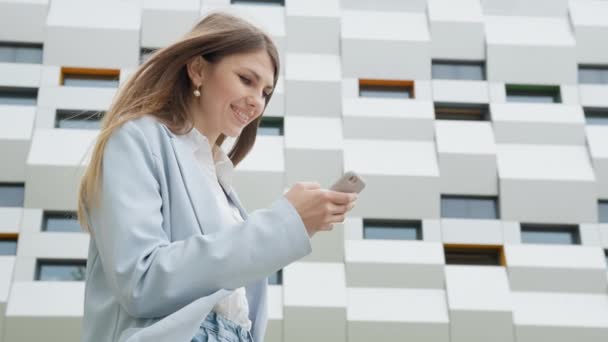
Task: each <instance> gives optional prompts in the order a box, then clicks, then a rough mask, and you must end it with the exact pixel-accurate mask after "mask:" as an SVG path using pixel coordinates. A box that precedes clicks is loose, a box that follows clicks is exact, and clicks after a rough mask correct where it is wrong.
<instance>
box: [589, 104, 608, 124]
mask: <svg viewBox="0 0 608 342" xmlns="http://www.w3.org/2000/svg"><path fill="white" fill-rule="evenodd" d="M584 111H585V122H586V124H587V125H608V108H584Z"/></svg>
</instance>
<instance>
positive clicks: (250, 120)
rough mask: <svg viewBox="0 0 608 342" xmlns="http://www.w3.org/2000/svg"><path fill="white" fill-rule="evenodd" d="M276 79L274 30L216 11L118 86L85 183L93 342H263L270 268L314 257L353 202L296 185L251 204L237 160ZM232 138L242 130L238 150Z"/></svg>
mask: <svg viewBox="0 0 608 342" xmlns="http://www.w3.org/2000/svg"><path fill="white" fill-rule="evenodd" d="M278 74H279V60H278V54H277V50H276V47H275V45H274V44H273V42H272V40H271V39H270V38H269V37H268V36H267V35H266V34H265V33H263V32H262V31H260V30H259V29H257V28H256V27H254V26H252V25H251V24H249V23H247V22H246V21H244V20H242V19H238V18H236V17H233V16H230V15H227V14H221V13H216V14H212V15H209V16H207V17H205V18H204V19H203V20H201V21H200V22H199V23H198V24H197V25H195V27H194V28H193V29H192V31H191V32H189V33H188V34H187V35H186V36H185V37H183V38H182V39H181V40H180V41H178V42H176V43H174V44H173V45H171V46H169V47H167V48H165V49H162V50H160V51H158V52H157V53H155V54H154V55H153V56H151V57H150V58H149V59H148V61H146V62H145V63H144V64H143V65H142V66H141V67H140V68H139V69H138V70H137V71H136V72H135V73H134V74H133V75H132V76H131V78H130V79H129V80H128V81H127V82H126V84H125V85H124V86H123V87H122V88H121V89H120V91H119V92H118V94H117V96H116V98H115V100H114V102H113V103H112V106H111V107H110V109H109V111H108V112H107V114H106V116H105V117H104V119H103V123H102V129H101V132H100V134H99V137H98V140H97V142H96V145H95V148H94V150H93V154H92V157H91V161H90V163H89V165H88V167H87V170H86V172H85V175H84V177H83V179H82V181H81V185H80V196H79V205H78V217H79V220H80V223H81V225H82V226H83V227H85V229H86V230H87V231H89V232H90V233H91V243H90V245H89V256H88V262H87V283H86V289H85V309H84V318H83V341H87V342H88V341H96V342H99V341H184V342H186V341H197V342H198V341H201V342H202V341H208V340H209V341H215V340H216V339H217V338H218V336H221V337H222V338H223V339H226V340H229V341H252V340H253V341H256V342H257V341H262V340H263V337H264V334H265V330H266V323H267V308H266V301H267V297H266V291H267V276H268V275H269V274H272V273H274V272H276V271H277V270H279V269H281V268H282V267H284V266H286V265H288V264H289V263H291V262H293V261H295V260H298V259H300V258H302V257H304V256H306V255H308V254H309V253H310V252H311V245H310V238H311V237H312V236H313V235H314V234H315V233H316V232H317V231H319V230H328V229H332V224H333V223H336V222H342V221H343V220H344V215H345V214H346V212H347V211H349V210H350V209H351V208H352V207H353V205H354V200H355V199H356V197H355V195H352V194H346V193H340V192H333V191H326V190H324V189H320V188H319V185H318V184H316V183H297V184H296V185H294V186H293V187H292V188H291V189H290V190H289V191H288V192H287V193H285V195H283V196H281V197H280V198H279V199H277V200H276V201H275V202H274V203H273V204H272V205H271V206H270V207H269V208H266V209H262V210H257V211H254V212H252V213H251V214H247V213H246V212H245V210H244V209H243V207H242V205H241V204H240V202H239V199H238V197H237V195H236V193H235V192H234V190H233V189H232V186H231V184H230V183H231V176H232V171H233V167H234V166H236V165H238V163H239V162H240V161H241V160H243V158H245V156H246V155H247V153H248V152H249V151H250V149H251V148H252V146H253V144H254V142H255V137H256V131H257V127H258V125H259V122H260V119H261V115H262V112H263V111H264V109H265V107H266V105H267V103H268V101H269V100H270V97H271V96H272V92H273V89H274V87H275V85H276V82H277V77H278ZM226 136H230V137H236V138H237V139H236V142H235V145H234V147H233V148H232V150H231V151H230V152H229V153H228V154H226V153H224V152H223V150H222V149H221V148H220V146H221V144H222V142H223V141H224V139H225V138H226Z"/></svg>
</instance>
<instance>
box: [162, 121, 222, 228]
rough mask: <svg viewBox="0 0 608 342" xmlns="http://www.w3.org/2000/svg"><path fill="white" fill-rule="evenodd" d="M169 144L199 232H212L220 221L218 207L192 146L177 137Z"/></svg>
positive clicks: (218, 225)
mask: <svg viewBox="0 0 608 342" xmlns="http://www.w3.org/2000/svg"><path fill="white" fill-rule="evenodd" d="M171 134H172V133H171ZM171 144H172V145H173V149H174V151H175V157H176V159H177V164H178V165H179V170H180V173H181V176H182V178H183V180H184V184H185V186H186V192H187V193H188V197H189V199H190V203H191V204H192V208H193V209H194V214H195V216H196V220H197V221H198V224H199V227H200V229H201V232H202V233H203V234H206V233H207V234H208V233H212V232H214V231H215V230H217V229H218V228H219V227H220V225H221V222H220V221H219V215H218V214H217V213H219V210H220V209H219V207H218V205H217V203H216V202H215V200H214V199H213V198H212V197H210V196H211V195H210V192H209V190H208V189H210V188H211V185H210V184H208V182H209V181H208V180H207V179H206V178H205V177H204V175H203V174H202V171H201V169H200V167H199V166H198V165H197V164H196V160H195V159H194V157H193V154H192V148H191V147H190V146H188V145H186V144H185V143H183V142H182V141H181V140H179V139H173V138H172V139H171Z"/></svg>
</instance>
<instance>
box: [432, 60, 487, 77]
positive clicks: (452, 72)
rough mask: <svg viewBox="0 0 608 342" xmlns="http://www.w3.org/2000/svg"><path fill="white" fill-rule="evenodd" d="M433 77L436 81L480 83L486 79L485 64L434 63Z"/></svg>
mask: <svg viewBox="0 0 608 342" xmlns="http://www.w3.org/2000/svg"><path fill="white" fill-rule="evenodd" d="M432 75H433V78H434V79H444V80H474V81H480V80H485V79H486V71H485V66H484V63H483V62H453V61H433V65H432Z"/></svg>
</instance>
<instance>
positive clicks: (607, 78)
mask: <svg viewBox="0 0 608 342" xmlns="http://www.w3.org/2000/svg"><path fill="white" fill-rule="evenodd" d="M578 83H587V84H608V65H579V67H578Z"/></svg>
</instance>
